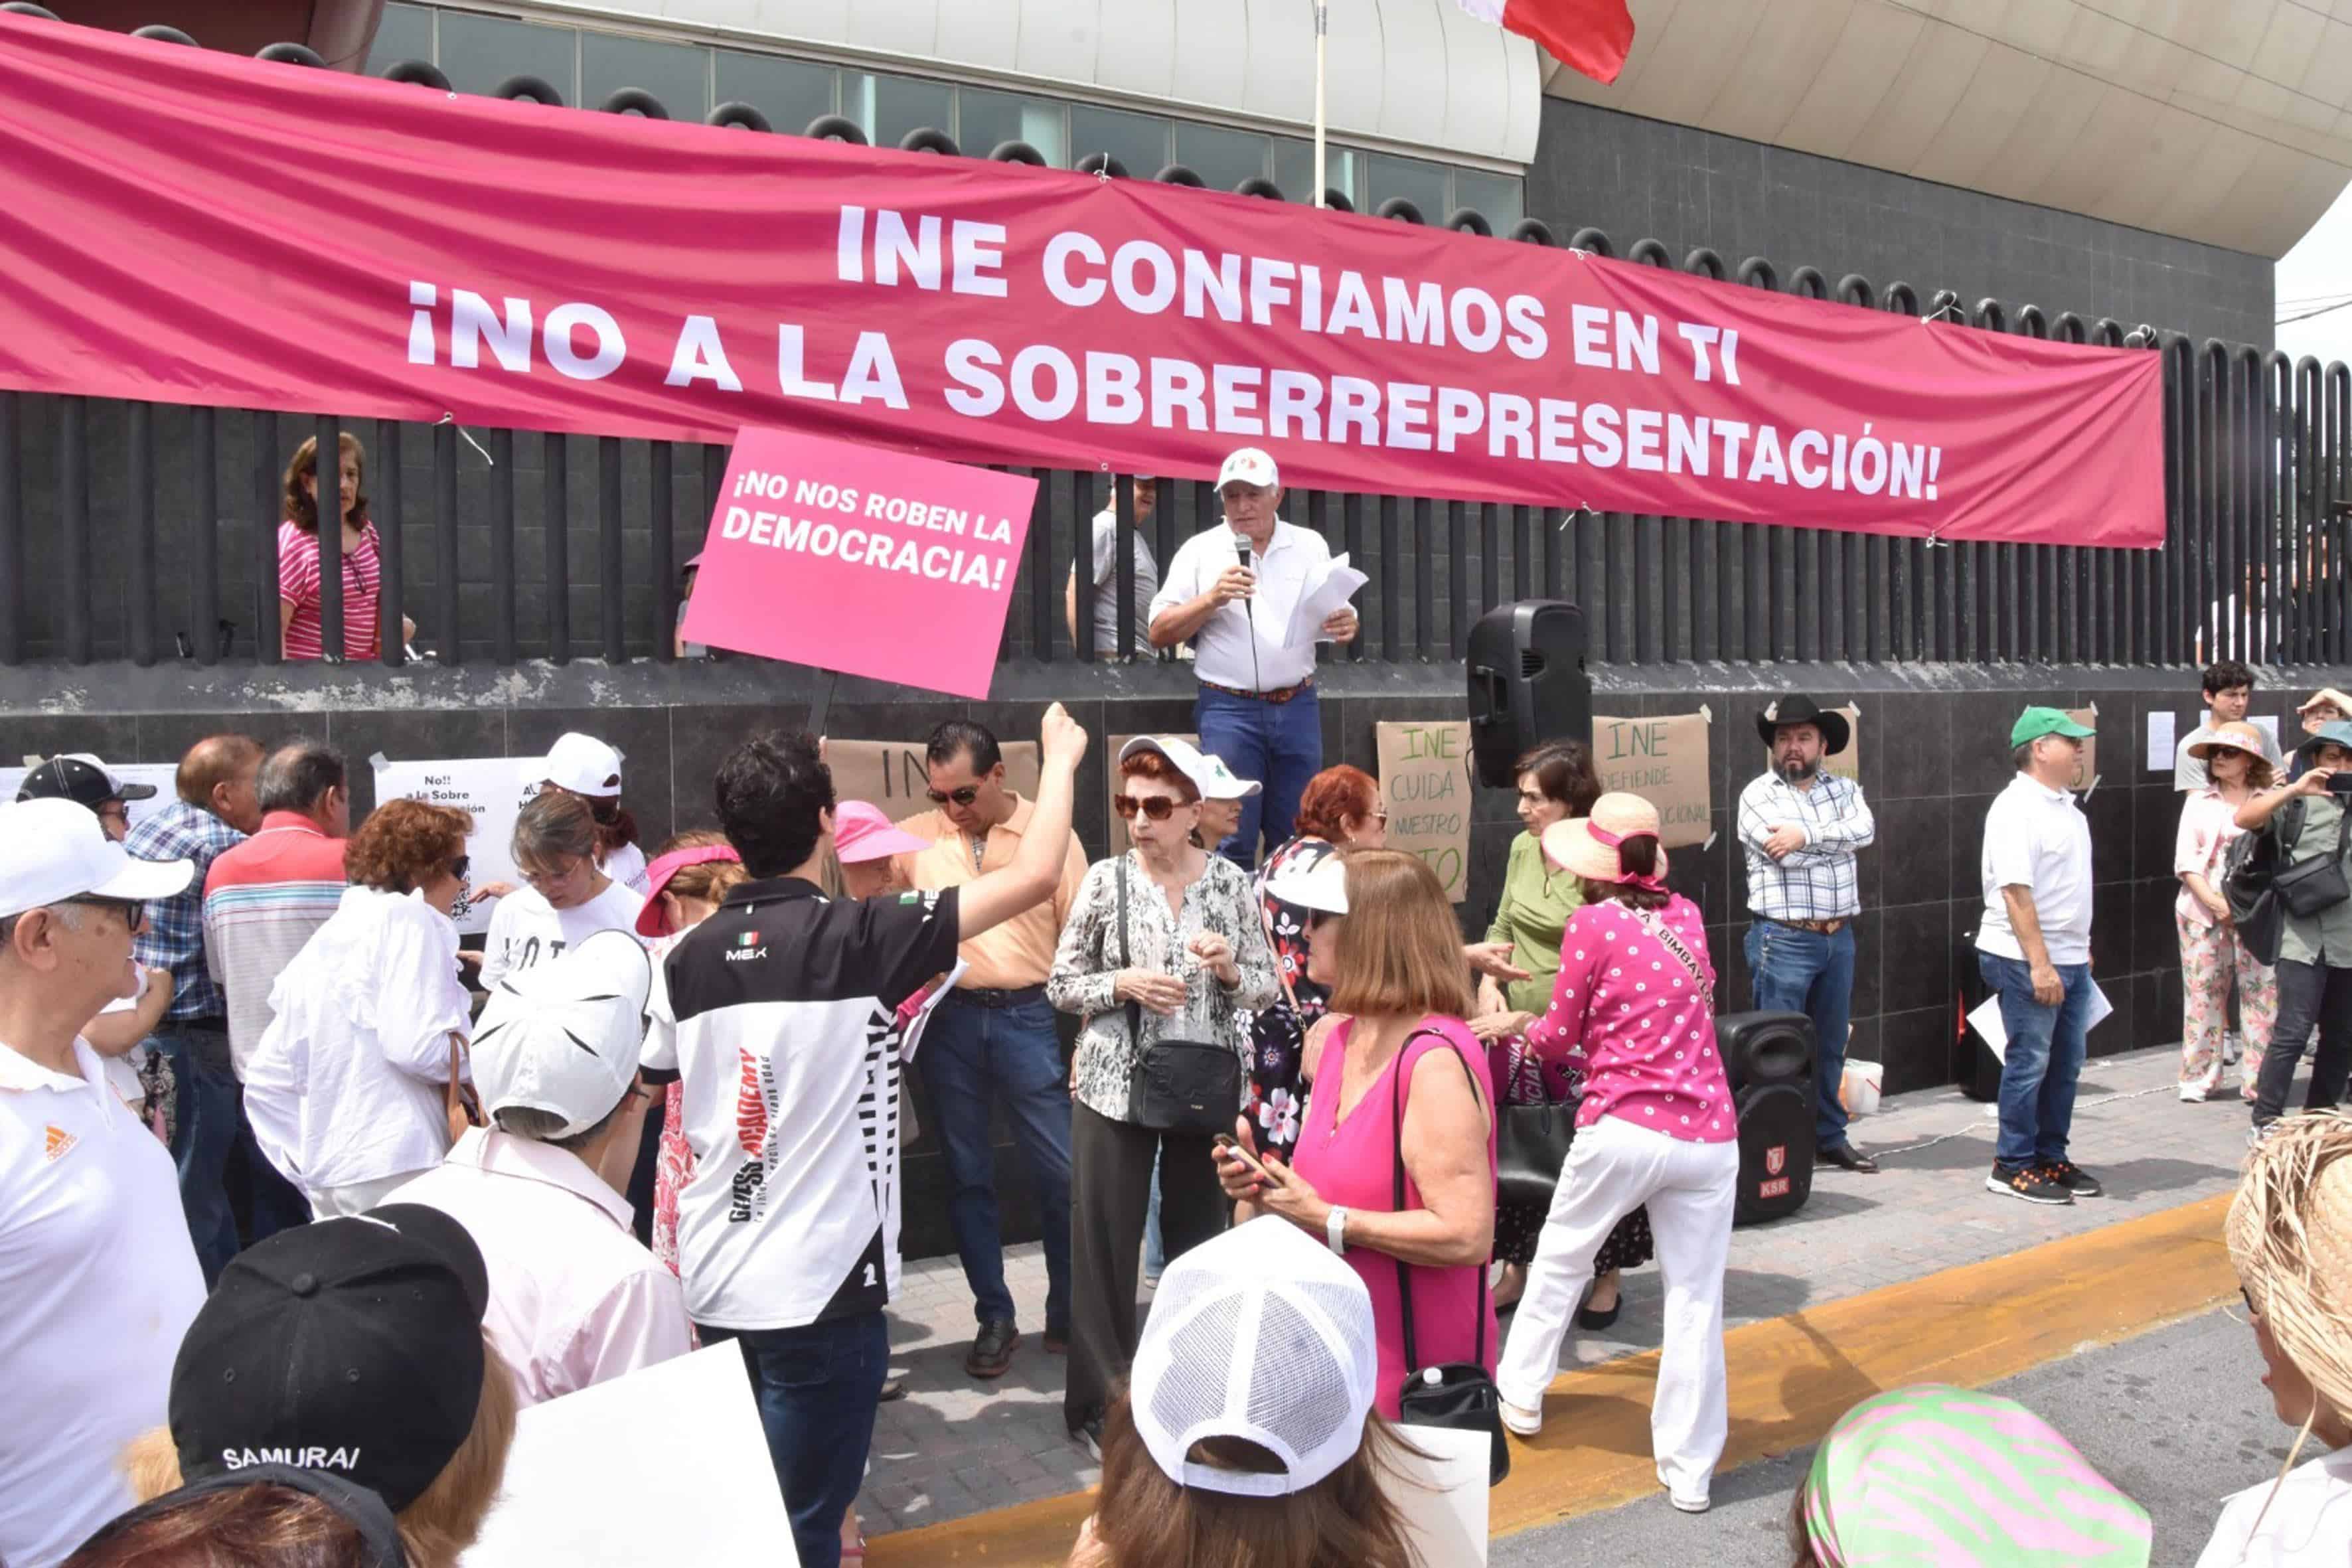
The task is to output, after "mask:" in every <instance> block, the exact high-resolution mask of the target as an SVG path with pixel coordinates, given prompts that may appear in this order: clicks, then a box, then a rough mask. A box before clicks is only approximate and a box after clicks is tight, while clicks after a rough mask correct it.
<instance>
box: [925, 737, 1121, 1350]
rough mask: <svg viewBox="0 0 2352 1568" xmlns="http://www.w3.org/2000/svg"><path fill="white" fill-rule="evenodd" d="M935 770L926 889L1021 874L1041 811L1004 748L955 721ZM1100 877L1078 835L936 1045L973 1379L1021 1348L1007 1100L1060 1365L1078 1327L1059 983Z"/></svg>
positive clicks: (972, 976) (932, 1109) (971, 965)
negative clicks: (1049, 990) (1005, 1134)
mask: <svg viewBox="0 0 2352 1568" xmlns="http://www.w3.org/2000/svg"><path fill="white" fill-rule="evenodd" d="M924 762H925V763H926V765H927V766H928V769H929V773H930V797H931V802H932V805H933V806H934V807H935V808H936V809H934V810H931V811H928V812H925V813H924V814H923V815H921V816H916V817H912V818H910V819H908V821H906V822H903V823H901V824H899V826H901V827H904V828H905V829H906V830H907V831H908V832H909V833H911V834H913V835H915V837H918V838H923V839H928V840H929V843H930V847H929V848H927V849H925V850H923V851H922V852H921V853H920V854H917V855H910V856H908V857H907V862H908V876H909V877H910V879H912V880H913V882H914V885H915V886H916V887H917V888H919V889H923V890H925V891H930V890H932V889H943V888H954V887H960V886H961V885H962V884H964V883H966V882H970V881H972V880H975V879H977V878H978V877H979V876H980V874H981V873H982V872H983V871H992V870H995V869H996V868H998V867H1000V866H1008V865H1010V864H1012V862H1013V853H1014V851H1015V850H1017V849H1018V848H1019V847H1020V844H1021V836H1022V835H1023V834H1024V832H1026V831H1027V830H1028V827H1029V818H1030V815H1031V811H1032V809H1033V808H1032V804H1031V803H1030V802H1028V801H1026V800H1024V799H1022V798H1021V796H1020V795H1017V794H1015V793H1014V792H1013V791H1012V790H1010V789H1008V788H1006V787H1005V783H1004V756H1003V751H1002V749H1001V748H999V746H998V745H997V743H996V737H995V736H994V735H992V734H990V733H989V732H988V731H986V730H985V729H982V727H981V726H980V725H978V724H972V723H967V722H965V721H961V720H951V721H949V722H947V723H945V724H942V725H940V727H939V728H938V729H936V730H934V731H931V738H930V742H929V745H928V746H927V747H926V748H925V752H924ZM1086 874H1087V858H1086V853H1085V851H1084V850H1082V849H1081V848H1079V847H1078V843H1077V840H1076V837H1072V839H1071V840H1070V847H1069V853H1068V856H1067V858H1066V859H1065V861H1064V863H1063V866H1062V879H1061V883H1060V885H1059V886H1057V887H1056V888H1055V889H1054V896H1053V898H1052V899H1050V900H1047V901H1046V902H1045V903H1042V904H1039V905H1037V906H1036V907H1035V908H1034V909H1032V910H1029V911H1028V912H1027V913H1025V914H1020V915H1015V916H1014V917H1013V919H1011V920H1009V921H1005V922H1004V923H1003V925H1000V926H998V927H997V928H996V929H994V930H993V931H987V932H984V933H982V935H980V936H977V937H974V938H972V939H971V941H969V942H965V943H963V944H962V946H961V949H960V950H959V951H960V952H961V957H962V959H963V962H964V964H965V969H964V972H963V973H962V975H961V977H960V978H959V979H958V981H957V983H956V987H955V989H954V990H953V991H951V992H950V993H949V994H948V995H947V997H946V998H945V999H944V1000H942V1001H941V1002H940V1006H939V1011H938V1012H937V1013H936V1014H934V1015H933V1016H932V1019H931V1023H930V1026H929V1030H928V1031H927V1032H926V1033H925V1034H924V1036H923V1046H922V1055H921V1058H920V1061H921V1068H922V1071H921V1079H922V1083H923V1089H924V1095H925V1101H926V1104H925V1112H926V1114H927V1115H928V1117H929V1121H930V1125H931V1126H932V1128H934V1129H935V1130H936V1131H938V1133H939V1135H940V1153H941V1154H942V1155H943V1156H944V1157H945V1159H946V1161H947V1167H948V1181H949V1184H950V1195H949V1198H948V1223H949V1226H950V1227H951V1228H952V1229H953V1231H954V1233H955V1241H956V1252H957V1255H958V1256H959V1257H960V1258H961V1259H962V1261H963V1277H964V1281H965V1283H967V1284H969V1285H970V1286H971V1295H972V1314H973V1316H974V1317H976V1318H977V1319H978V1320H979V1321H980V1332H979V1335H978V1337H977V1338H975V1339H974V1340H973V1341H972V1346H971V1354H970V1355H968V1356H966V1357H965V1358H964V1370H965V1371H966V1372H968V1373H971V1375H972V1376H974V1377H1001V1376H1003V1374H1004V1372H1005V1369H1006V1368H1007V1367H1009V1366H1011V1365H1012V1364H1013V1351H1014V1350H1016V1349H1017V1348H1019V1346H1020V1343H1021V1331H1020V1328H1019V1326H1018V1324H1017V1323H1016V1321H1014V1317H1013V1295H1012V1292H1011V1291H1009V1290H1007V1289H1005V1285H1004V1241H1003V1231H1002V1229H1001V1227H1000V1226H999V1224H998V1219H997V1206H996V1152H995V1150H994V1149H993V1148H992V1147H991V1146H990V1143H989V1123H990V1120H991V1115H992V1106H993V1104H994V1102H995V1100H997V1098H998V1097H999V1096H1000V1095H1001V1096H1002V1097H1003V1101H1004V1109H1005V1120H1006V1122H1007V1123H1008V1124H1009V1125H1010V1126H1011V1128H1012V1130H1013V1143H1014V1145H1015V1146H1016V1147H1018V1148H1019V1149H1020V1151H1021V1156H1022V1158H1023V1159H1024V1160H1025V1161H1027V1162H1028V1165H1029V1176H1030V1182H1031V1184H1032V1185H1033V1186H1034V1189H1035V1191H1036V1194H1037V1217H1038V1222H1039V1224H1040V1226H1042V1227H1043V1230H1044V1233H1045V1279H1046V1289H1045V1348H1046V1349H1047V1350H1048V1351H1051V1352H1055V1353H1059V1352H1062V1351H1063V1350H1064V1349H1065V1348H1066V1342H1067V1340H1068V1338H1069V1324H1070V1094H1069V1074H1068V1069H1067V1068H1066V1065H1065V1063H1064V1062H1063V1060H1062V1046H1061V1037H1060V1036H1059V1035H1057V1034H1056V1033H1055V1027H1054V1009H1053V1007H1052V1005H1050V1004H1048V1003H1047V1002H1046V1000H1045V975H1046V973H1047V971H1049V970H1050V969H1052V968H1053V965H1054V948H1055V943H1056V942H1059V941H1060V939H1061V934H1062V922H1063V921H1065V920H1066V918H1067V917H1068V915H1069V912H1070V903H1071V900H1074V899H1076V897H1077V892H1078V884H1079V883H1080V882H1081V881H1083V880H1084V879H1085V878H1086Z"/></svg>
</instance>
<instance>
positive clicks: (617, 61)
mask: <svg viewBox="0 0 2352 1568" xmlns="http://www.w3.org/2000/svg"><path fill="white" fill-rule="evenodd" d="M625 87H638V88H643V89H645V90H646V91H647V92H650V93H652V94H653V95H654V96H655V97H656V98H657V99H659V100H661V106H662V107H663V108H664V109H667V110H669V117H670V118H671V119H672V120H688V121H699V120H701V119H702V118H703V117H704V116H705V115H707V114H709V112H710V51H709V49H705V48H698V47H695V46H694V45H692V44H664V43H657V42H656V41H655V40H653V39H651V38H624V37H617V36H616V35H614V34H612V33H590V32H583V33H582V34H581V35H580V102H581V106H582V107H583V108H586V109H593V108H595V107H596V106H597V105H599V104H601V103H603V102H604V100H606V99H607V98H609V97H611V96H612V95H613V94H614V93H616V92H618V91H620V90H621V89H623V88H625Z"/></svg>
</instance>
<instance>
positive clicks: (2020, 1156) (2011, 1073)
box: [1977, 708, 2100, 1204]
mask: <svg viewBox="0 0 2352 1568" xmlns="http://www.w3.org/2000/svg"><path fill="white" fill-rule="evenodd" d="M2091 734H2092V731H2091V730H2090V729H2089V728H2088V727H2087V726H2085V725H2082V724H2077V723H2076V722H2074V720H2072V719H2070V718H2068V717H2067V716H2066V715H2065V714H2063V713H2062V712H2060V711H2059V710H2057V709H2055V708H2028V709H2027V710H2025V711H2024V712H2023V713H2021V714H2020V715H2019V716H2018V720H2017V723H2016V724H2015V725H2014V726H2012V727H2011V730H2010V732H2009V744H2010V752H2011V759H2012V760H2013V761H2014V762H2015V763H2016V764H2017V776H2016V777H2015V778H2013V779H2011V780H2010V781H2009V787H2008V788H2007V789H2005V790H2003V791H2002V792H2001V793H2000V795H1995V796H1994V797H1993V803H1992V809H1991V810H1990V811H1988V812H1987V813H1986V814H1985V831H1984V855H1983V858H1982V861H1981V864H1982V867H1983V870H1984V900H1985V907H1984V919H1983V921H1982V923H1981V924H1979V927H1978V928H1977V963H1978V964H1979V967H1980V968H1981V969H1982V970H1983V972H1984V981H1985V984H1987V985H1989V986H1990V987H1991V988H1992V989H1993V990H1994V991H1995V992H1996V993H1998V994H1999V995H2000V1022H2001V1028H2002V1030H2003V1031H2004V1032H2005V1033H2006V1034H2007V1035H2008V1036H2009V1046H2008V1048H2007V1051H2006V1052H2005V1054H2004V1055H2003V1056H2002V1058H2001V1068H2000V1139H1999V1141H1998V1142H1996V1143H1995V1144H1994V1147H1993V1164H1992V1174H1991V1175H1990V1176H1988V1177H1986V1178H1985V1185H1986V1186H1988V1187H1990V1189H1992V1190H1993V1191H1994V1192H1996V1193H2005V1194H2008V1195H2010V1196H2011V1197H2018V1198H2023V1199H2024V1200H2025V1201H2026V1202H2028V1203H2033V1204H2071V1203H2073V1202H2074V1200H2075V1199H2076V1198H2078V1197H2083V1198H2095V1197H2097V1196H2098V1195H2099V1193H2100V1187H2099V1184H2098V1182H2097V1180H2096V1179H2095V1178H2094V1177H2093V1176H2091V1175H2090V1174H2089V1173H2086V1172H2084V1170H2082V1169H2081V1168H2080V1167H2079V1166H2077V1165H2075V1164H2074V1163H2073V1162H2072V1161H2070V1160H2068V1159H2067V1158H2066V1135H2067V1133H2068V1131H2071V1130H2072V1128H2073V1126H2074V1085H2075V1082H2076V1080H2077V1079H2080V1078H2081V1077H2082V1074H2083V1053H2084V1034H2085V1033H2086V1032H2087V1030H2088V1029H2089V1026H2090V1017H2091V1005H2092V1002H2093V1000H2094V999H2095V997H2096V996H2097V994H2098V988H2097V987H2096V986H2095V985H2093V984H2092V983H2091V825H2090V822H2089V820H2088V819H2087V818H2086V817H2084V815H2083V811H2082V808H2081V807H2080V806H2078V805H2075V804H2074V795H2073V793H2072V792H2071V791H2069V790H2068V789H2067V787H2066V786H2067V784H2068V783H2069V782H2070V781H2071V780H2072V779H2073V778H2074V768H2075V763H2077V762H2078V761H2079V760H2080V758H2081V757H2082V754H2083V742H2084V741H2087V740H2089V739H2090V738H2091Z"/></svg>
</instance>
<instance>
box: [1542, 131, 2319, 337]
mask: <svg viewBox="0 0 2352 1568" xmlns="http://www.w3.org/2000/svg"><path fill="white" fill-rule="evenodd" d="M1528 215H1529V216H1533V217H1539V218H1541V219H1543V220H1544V222H1545V223H1547V224H1549V225H1550V226H1551V228H1552V232H1553V233H1554V235H1555V236H1556V237H1558V238H1559V239H1560V240H1561V241H1563V242H1565V241H1566V240H1567V238H1568V237H1569V236H1570V234H1572V233H1574V232H1575V231H1576V230H1577V229H1579V228H1582V227H1585V226H1592V227H1595V228H1599V229H1602V230H1605V231H1606V232H1607V233H1608V235H1609V237H1610V238H1611V239H1612V241H1614V242H1615V244H1616V246H1617V251H1618V254H1619V255H1621V256H1622V255H1623V254H1624V251H1625V247H1628V246H1630V245H1632V244H1633V242H1634V241H1635V240H1637V239H1643V238H1656V239H1659V240H1662V241H1664V244H1665V247H1666V248H1667V250H1668V251H1669V252H1670V253H1671V254H1672V255H1673V257H1674V258H1675V263H1676V264H1677V265H1679V264H1680V263H1681V261H1682V258H1683V257H1684V255H1685V253H1686V252H1687V251H1689V250H1690V249H1691V248H1693V247H1696V246H1708V247H1713V248H1714V249H1715V250H1717V252H1719V253H1720V254H1721V255H1722V257H1723V258H1724V261H1725V263H1726V264H1727V266H1729V267H1733V268H1737V267H1738V265H1739V263H1740V262H1741V261H1743V260H1744V259H1746V258H1748V257H1750V256H1759V255H1760V256H1763V257H1766V258H1769V259H1770V261H1771V262H1772V264H1773V265H1774V266H1775V267H1776V268H1779V269H1780V279H1781V282H1782V286H1783V287H1786V285H1787V280H1788V277H1789V274H1790V272H1791V271H1792V270H1794V269H1795V268H1799V267H1802V266H1808V265H1810V266H1812V267H1817V268H1820V269H1821V270H1822V272H1823V273H1824V274H1825V275H1826V276H1827V277H1828V279H1829V280H1830V282H1831V283H1832V284H1834V283H1836V281H1837V280H1838V279H1839V278H1840V277H1842V276H1843V275H1844V274H1846V273H1849V272H1859V273H1861V274H1862V275H1863V276H1864V277H1866V278H1868V279H1870V280H1871V281H1872V283H1874V285H1876V286H1877V287H1878V289H1880V290H1882V291H1883V290H1884V289H1885V287H1886V286H1887V285H1888V284H1889V283H1891V282H1894V281H1895V280H1897V279H1900V280H1903V281H1905V282H1907V283H1909V284H1910V285H1911V286H1912V287H1913V288H1915V289H1917V290H1918V291H1919V294H1920V298H1921V300H1923V301H1924V300H1926V299H1927V298H1928V297H1929V295H1930V294H1931V293H1932V292H1933V291H1934V290H1935V289H1954V290H1956V291H1957V292H1958V294H1959V296H1960V299H1961V302H1962V303H1963V304H1964V305H1966V306H1969V307H1973V306H1974V305H1975V304H1976V302H1977V301H1978V300H1981V299H1984V298H1987V297H1988V296H1990V298H1993V299H1997V300H2000V301H2001V302H2002V303H2003V304H2004V305H2005V306H2007V307H2008V309H2009V310H2010V311H2011V320H2012V321H2013V320H2014V319H2015V312H2016V310H2017V309H2018V307H2019V306H2021V305H2025V304H2034V305H2039V306H2041V307H2042V310H2043V311H2044V312H2046V313H2047V314H2049V315H2051V316H2053V317H2055V316H2056V315H2057V314H2058V312H2060V311H2061V310H2073V311H2074V312H2075V313H2076V314H2078V315H2080V316H2081V317H2082V318H2083V319H2084V321H2086V322H2095V321H2098V319H2099V318H2100V317H2102V316H2113V317H2114V318H2116V320H2117V321H2121V322H2123V323H2124V325H2125V326H2126V327H2127V328H2128V327H2132V326H2137V325H2139V324H2140V323H2143V322H2146V323H2147V324H2150V325H2153V326H2157V327H2165V328H2170V329H2172V330H2174V331H2182V332H2186V333H2188V334H2189V336H2191V337H2192V338H2200V339H2201V338H2204V337H2208V336H2212V337H2219V338H2222V339H2224V340H2226V341H2228V342H2236V343H2252V344H2254V345H2255V346H2257V347H2259V348H2263V349H2267V348H2269V347H2270V344H2271V330H2272V329H2271V310H2272V299H2273V289H2272V266H2271V262H2270V261H2269V259H2268V258H2263V257H2260V256H2249V255H2246V254H2244V253H2243V252H2241V251H2234V250H2225V249H2222V248H2221V247H2217V246H2210V245H2200V244H2198V243H2196V242H2195V241H2193V240H2186V239H2175V238H2172V237H2169V236H2167V235H2160V234H2151V233H2149V232H2147V230H2145V229H2137V228H2126V227H2125V226H2123V225H2121V224H2114V223H2105V222H2102V221H2100V220H2099V219H2097V218H2089V217H2082V216H2076V215H2075V214H2073V213H2063V212H2057V211H2053V209H2051V208H2048V207H2041V206H2033V205H2028V204H2026V203H2024V202H2015V201H2009V200H2006V199H2004V198H2002V197H2000V196H1990V195H1982V194H1980V193H1979V192H1976V191H1968V190H1962V189H1960V188H1958V187H1957V186H1953V185H1940V184H1933V183H1931V182H1929V181H1926V180H1918V179H1913V178H1912V177H1910V176H1909V175H1906V174H1889V173H1886V172H1885V171H1883V170H1879V169H1872V168H1865V167H1864V166H1863V165H1861V164H1858V163H1841V162H1839V161H1838V160H1836V159H1834V158H1823V157H1819V156H1816V155H1815V154H1813V153H1793V152H1789V151H1787V150H1785V149H1782V148H1779V147H1769V146H1767V145H1765V144H1764V143H1762V142H1747V141H1742V140H1740V139H1739V138H1738V137H1733V136H1723V135H1718V134H1717V133H1716V132H1711V131H1699V130H1695V129H1693V128H1691V127H1688V126H1682V125H1672V124H1668V123H1666V122H1665V121H1657V120H1644V119H1641V118H1639V117H1638V116H1635V115H1631V114H1622V113H1619V112H1617V111H1616V110H1608V109H1598V108H1595V107H1593V106H1592V105H1591V104H1582V103H1571V102H1569V101H1568V100H1563V99H1557V98H1547V99H1545V100H1544V105H1543V130H1542V133H1541V139H1540V140H1539V141H1538V143H1537V146H1536V160H1535V163H1534V164H1533V165H1532V166H1531V167H1530V168H1529V169H1528Z"/></svg>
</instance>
